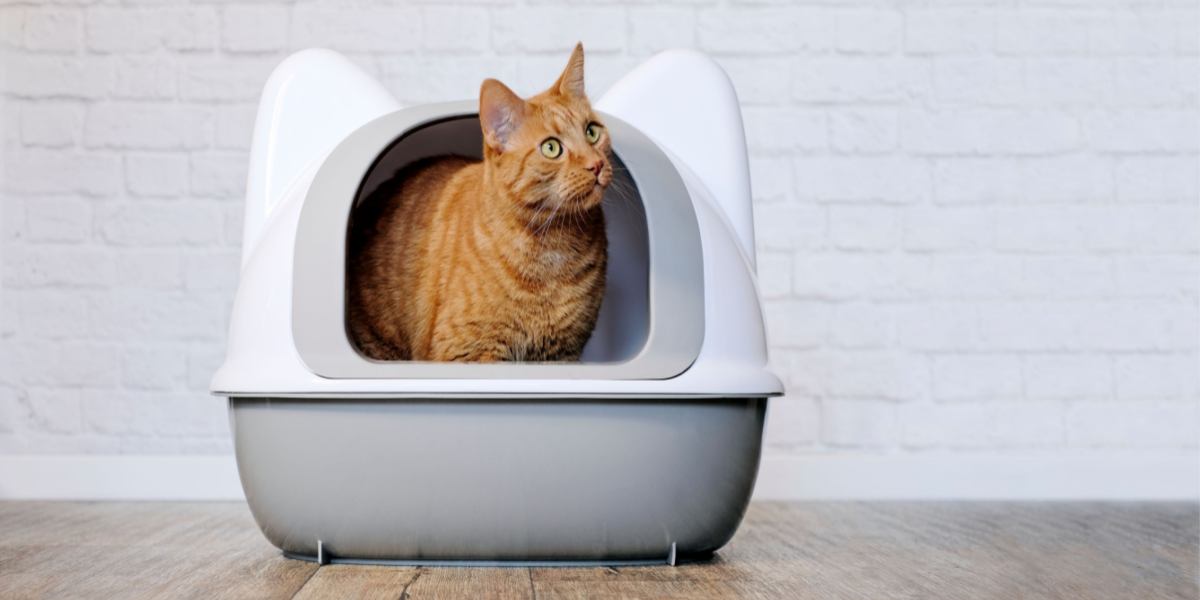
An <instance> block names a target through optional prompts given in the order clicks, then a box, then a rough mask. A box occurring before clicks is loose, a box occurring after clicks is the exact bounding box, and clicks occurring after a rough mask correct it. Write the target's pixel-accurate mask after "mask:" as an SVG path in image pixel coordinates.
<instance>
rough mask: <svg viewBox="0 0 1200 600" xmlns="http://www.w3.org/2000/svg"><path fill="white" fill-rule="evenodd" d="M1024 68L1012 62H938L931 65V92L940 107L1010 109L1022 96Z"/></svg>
mask: <svg viewBox="0 0 1200 600" xmlns="http://www.w3.org/2000/svg"><path fill="white" fill-rule="evenodd" d="M1023 73H1024V64H1023V61H1021V60H1019V59H1011V58H994V57H989V58H973V57H972V58H961V57H955V58H940V59H937V60H934V61H933V90H934V93H935V94H936V96H937V99H938V102H941V103H943V104H969V105H971V106H1011V105H1014V104H1018V103H1020V102H1021V101H1022V100H1023V99H1024V96H1025V89H1024V87H1025V86H1024V82H1023Z"/></svg>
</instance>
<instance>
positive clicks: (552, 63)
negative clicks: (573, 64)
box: [512, 50, 640, 98]
mask: <svg viewBox="0 0 1200 600" xmlns="http://www.w3.org/2000/svg"><path fill="white" fill-rule="evenodd" d="M567 53H568V51H567V50H563V51H559V52H552V53H549V54H536V55H530V56H525V57H522V58H520V59H518V61H517V76H516V79H515V80H514V81H513V82H512V83H513V86H512V87H513V89H514V90H517V91H521V90H528V92H529V94H533V93H537V92H541V91H542V90H545V89H547V88H548V87H550V85H551V84H553V83H554V82H555V81H556V80H557V79H558V76H559V74H560V73H562V70H563V65H564V64H565V62H566V59H565V58H563V57H564V56H566V55H567ZM639 63H640V61H638V60H637V59H634V58H630V57H626V56H618V55H612V54H602V53H599V52H591V51H589V54H588V55H587V68H586V74H585V77H584V79H585V80H586V82H587V85H586V87H587V93H588V94H589V95H590V96H591V97H592V98H600V97H603V96H604V92H605V91H607V90H608V88H609V87H611V86H612V85H613V84H614V83H616V82H617V80H618V79H620V78H622V77H624V76H625V75H626V74H627V73H629V71H631V70H633V69H634V68H635V67H637V65H638V64H639ZM527 95H528V94H527Z"/></svg>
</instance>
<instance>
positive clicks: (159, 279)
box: [113, 248, 183, 290]
mask: <svg viewBox="0 0 1200 600" xmlns="http://www.w3.org/2000/svg"><path fill="white" fill-rule="evenodd" d="M113 260H114V262H115V263H116V266H117V269H116V277H115V278H114V280H113V284H114V286H115V287H117V288H121V289H134V290H137V289H177V288H179V287H181V286H182V285H183V270H182V267H181V264H182V259H181V258H180V253H179V251H178V250H174V249H169V250H143V249H139V248H121V249H118V250H117V252H116V256H115V257H114V258H113Z"/></svg>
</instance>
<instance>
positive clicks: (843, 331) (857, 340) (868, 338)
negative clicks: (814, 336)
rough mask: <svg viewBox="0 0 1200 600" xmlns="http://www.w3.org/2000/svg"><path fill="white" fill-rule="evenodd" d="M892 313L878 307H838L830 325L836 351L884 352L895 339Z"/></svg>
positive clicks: (867, 305)
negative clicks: (841, 349)
mask: <svg viewBox="0 0 1200 600" xmlns="http://www.w3.org/2000/svg"><path fill="white" fill-rule="evenodd" d="M893 330H894V318H893V315H892V311H891V309H889V308H888V307H886V306H881V305H878V304H867V303H860V302H856V303H850V304H839V305H838V306H837V308H835V309H834V311H833V316H832V320H831V323H830V336H829V341H830V344H831V345H832V346H833V347H835V348H851V349H862V348H883V347H886V346H887V345H888V344H889V343H890V342H891V341H892V339H893V337H894V334H893Z"/></svg>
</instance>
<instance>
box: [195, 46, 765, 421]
mask: <svg viewBox="0 0 1200 600" xmlns="http://www.w3.org/2000/svg"><path fill="white" fill-rule="evenodd" d="M595 104H596V108H597V110H600V111H602V112H604V113H608V114H611V115H614V116H617V117H619V118H620V119H622V120H624V121H626V122H627V123H629V124H631V125H633V126H635V127H637V128H638V129H639V130H640V131H642V132H643V133H645V134H646V135H647V136H648V137H650V138H651V139H652V140H653V141H654V142H655V143H657V144H658V145H659V146H660V148H661V149H662V150H663V151H664V153H666V155H667V156H668V157H669V158H670V159H671V161H672V163H673V164H674V165H675V167H676V168H677V170H678V171H679V174H680V176H681V177H682V179H683V180H684V183H685V185H686V187H687V189H688V191H689V193H690V195H691V197H692V199H693V201H694V205H695V206H694V208H695V212H696V219H697V222H698V226H699V229H700V238H701V243H702V249H703V265H704V267H703V271H704V296H705V298H704V299H705V302H704V315H705V324H704V341H703V344H702V346H701V349H700V352H699V355H698V356H697V358H696V360H695V362H694V363H692V365H691V367H690V368H688V369H687V370H686V371H684V372H683V373H681V374H680V375H678V376H676V377H673V378H670V379H657V380H655V379H650V380H648V379H642V380H622V379H578V378H572V379H565V378H564V379H547V378H544V377H541V378H525V379H436V378H430V379H415V378H405V379H327V378H323V377H320V376H318V375H315V374H314V373H313V372H312V371H311V370H310V369H309V368H308V367H307V366H306V365H305V364H304V362H303V360H302V359H301V357H300V355H299V354H298V352H297V351H296V346H295V340H294V339H293V333H292V326H291V319H292V310H293V306H292V289H291V285H292V281H293V271H292V270H293V267H294V261H293V258H294V257H293V253H294V248H295V242H296V231H297V223H298V220H299V215H300V212H301V210H300V209H301V206H302V204H303V202H304V199H305V195H306V192H307V190H308V187H309V185H310V183H311V182H312V178H313V176H314V174H315V173H316V171H317V169H318V168H319V166H320V165H321V163H322V161H323V160H324V158H325V157H326V156H327V155H328V154H329V152H330V151H331V149H332V148H333V147H334V146H336V145H337V144H338V143H339V142H340V141H341V140H343V139H344V138H345V137H346V136H347V135H349V134H350V133H351V132H352V131H354V130H356V129H357V128H359V127H361V126H362V125H364V124H365V123H367V122H369V121H371V120H373V119H375V118H377V117H380V116H381V115H385V114H388V113H390V112H393V111H396V110H399V109H400V108H401V107H400V106H399V104H398V103H397V102H396V101H395V99H394V98H393V97H392V96H391V95H390V94H388V93H387V92H386V90H384V89H383V88H382V87H381V86H380V85H379V84H378V83H377V82H376V81H375V80H373V79H372V78H371V77H370V76H368V75H367V74H365V73H363V72H362V71H361V70H360V69H358V68H357V67H355V66H354V65H353V64H352V63H350V62H349V61H348V60H346V59H345V58H344V57H342V56H340V55H338V54H336V53H333V52H330V51H326V50H307V51H304V52H300V53H298V54H296V55H293V56H292V57H290V58H288V59H287V60H286V61H284V63H282V64H281V65H280V66H279V67H278V68H277V69H276V71H275V72H274V73H273V74H272V76H271V78H270V80H269V81H268V83H267V86H266V89H265V90H264V93H263V99H262V102H261V104H260V108H259V114H258V120H257V123H256V129H255V137H254V147H253V150H252V154H251V165H250V180H249V183H248V188H247V208H246V222H245V232H244V239H243V254H242V273H241V282H240V285H239V288H238V292H237V296H236V299H235V302H234V308H233V311H232V315H231V322H230V331H229V340H228V348H227V354H226V360H225V363H224V364H223V365H222V366H221V368H220V369H219V370H218V372H217V373H216V375H215V376H214V378H213V381H212V391H213V392H214V393H216V394H221V395H234V396H313V397H341V396H344V397H362V396H375V395H379V396H388V397H431V396H433V397H452V396H469V397H476V396H487V397H529V396H535V397H697V396H714V397H724V396H764V395H777V394H779V393H782V385H781V384H780V382H779V380H778V378H776V377H775V376H774V375H773V374H772V373H771V372H770V371H769V370H768V369H767V353H766V339H765V332H764V326H763V317H762V310H761V307H760V304H759V296H758V292H757V284H756V282H755V276H754V234H753V217H752V209H751V202H750V188H749V174H748V166H747V158H746V149H745V148H746V146H745V139H744V134H743V131H742V123H741V115H740V111H739V107H738V104H737V97H736V95H735V93H734V91H733V88H732V86H731V85H730V83H729V80H728V78H727V77H726V75H725V73H724V72H723V71H722V70H721V69H720V67H718V66H717V65H716V63H714V62H713V61H712V60H711V59H709V58H707V57H705V56H703V55H701V54H698V53H695V52H689V51H670V52H666V53H663V54H660V55H658V56H656V57H654V58H652V59H651V60H650V61H648V62H646V63H645V64H643V65H642V66H640V67H639V68H638V69H636V70H635V71H633V72H632V73H630V74H629V75H628V76H626V77H625V78H624V79H622V80H621V81H620V82H618V83H617V84H616V85H614V86H613V88H612V89H611V90H610V91H609V92H608V93H607V94H606V95H605V96H604V97H603V98H601V99H600V100H599V101H598V102H596V103H595ZM699 116H703V118H699ZM698 123H699V124H702V125H703V126H697V124H698ZM331 284H332V285H341V282H336V283H332V282H331Z"/></svg>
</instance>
